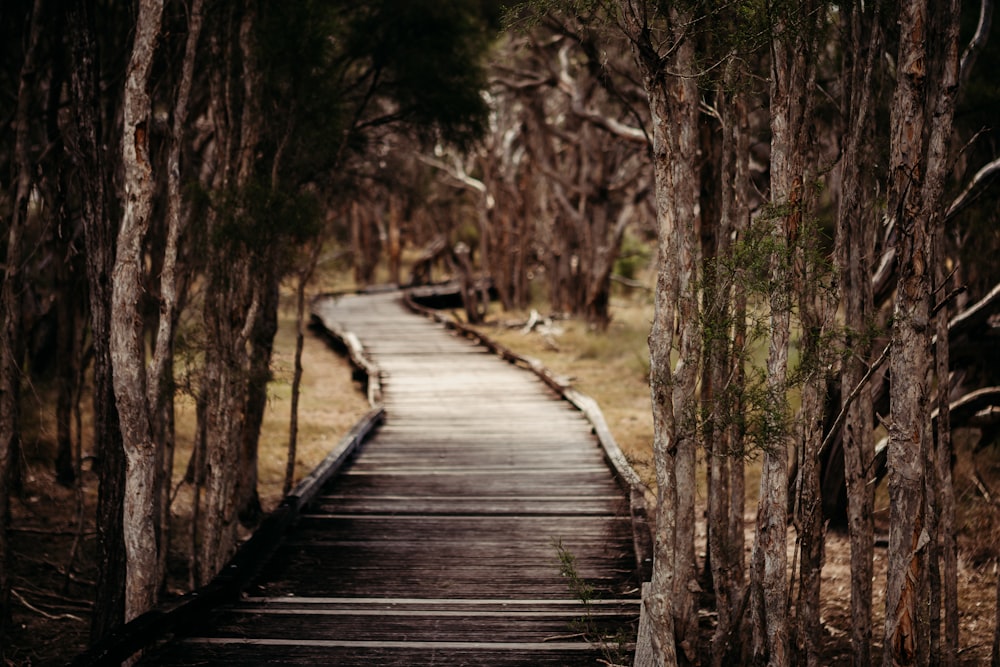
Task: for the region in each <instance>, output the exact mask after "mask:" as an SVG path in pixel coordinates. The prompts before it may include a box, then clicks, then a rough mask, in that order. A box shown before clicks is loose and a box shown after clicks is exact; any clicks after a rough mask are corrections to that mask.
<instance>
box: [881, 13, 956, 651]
mask: <svg viewBox="0 0 1000 667" xmlns="http://www.w3.org/2000/svg"><path fill="white" fill-rule="evenodd" d="M958 13H959V12H958V7H957V3H956V2H952V3H951V4H950V6H949V7H946V8H942V9H941V11H940V12H939V13H937V14H936V15H931V14H929V12H928V5H927V3H926V2H913V3H903V5H902V7H901V9H900V28H901V33H900V34H901V38H900V44H899V54H898V58H897V63H898V75H897V84H896V90H895V93H894V96H893V106H892V118H891V121H892V128H893V132H892V137H891V140H892V141H891V152H890V177H891V181H890V189H889V205H890V208H889V210H890V213H891V214H893V215H895V217H896V220H895V224H896V227H897V233H896V245H895V250H896V258H897V265H898V273H899V275H898V278H897V296H896V303H895V309H894V317H893V332H892V333H893V343H892V344H893V348H892V358H891V361H890V374H891V375H892V378H893V382H892V383H891V387H890V411H891V417H890V428H889V445H888V471H889V472H888V477H889V514H890V530H889V554H888V575H887V585H886V624H885V644H884V655H883V663H884V664H885V665H887V666H889V665H909V664H914V663H915V662H917V661H918V660H920V659H924V660H926V659H927V656H926V655H924V656H921V655H920V652H921V649H922V648H923V647H922V645H921V644H920V641H921V638H922V636H923V635H922V632H921V628H926V627H927V626H926V619H925V618H924V619H922V618H921V617H920V616H919V614H921V612H922V609H923V608H924V606H925V604H926V601H924V600H922V599H921V598H922V595H921V594H922V591H921V590H920V588H919V582H920V581H921V580H922V579H923V577H924V568H925V567H926V546H927V543H928V542H929V541H930V540H937V539H938V537H939V536H938V535H928V533H927V530H926V528H925V520H926V515H925V504H924V495H923V494H924V492H925V483H926V475H927V474H928V471H927V470H926V466H925V460H926V457H925V452H927V451H928V448H929V447H931V446H932V444H931V443H930V441H929V438H930V421H931V420H930V410H929V405H928V404H929V393H930V384H929V379H928V374H929V370H930V369H931V368H932V366H931V359H930V353H929V352H930V341H931V334H932V326H931V321H930V317H931V313H930V301H931V295H932V289H931V287H932V282H931V279H932V275H931V273H932V268H931V260H932V259H933V254H932V240H933V236H934V229H935V225H936V224H940V220H941V215H942V214H941V212H940V210H939V209H940V204H941V194H942V192H943V188H944V178H945V175H946V174H947V170H946V167H947V146H948V142H949V139H950V137H951V130H952V119H953V115H954V102H955V94H956V92H957V87H958V47H957V21H958ZM928 115H932V118H933V122H931V121H929V120H928ZM935 474H936V473H935Z"/></svg>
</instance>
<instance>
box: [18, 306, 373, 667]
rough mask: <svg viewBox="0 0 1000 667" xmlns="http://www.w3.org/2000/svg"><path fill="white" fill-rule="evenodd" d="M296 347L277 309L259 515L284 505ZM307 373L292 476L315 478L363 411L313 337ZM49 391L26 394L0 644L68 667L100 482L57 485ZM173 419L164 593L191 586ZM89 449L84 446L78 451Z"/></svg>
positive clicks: (186, 432)
mask: <svg viewBox="0 0 1000 667" xmlns="http://www.w3.org/2000/svg"><path fill="white" fill-rule="evenodd" d="M294 349H295V322H294V310H293V309H292V308H290V307H283V309H282V313H281V319H280V328H279V332H278V337H277V340H276V343H275V356H274V362H273V374H274V380H273V381H272V382H271V384H270V386H269V394H270V397H269V401H268V408H267V414H266V416H265V422H264V426H263V430H262V434H261V441H260V450H259V458H260V462H259V473H258V474H259V486H258V488H259V490H260V495H261V504H262V505H263V508H264V510H265V511H269V510H271V509H273V508H274V507H276V506H277V504H278V502H279V501H280V500H281V490H282V483H283V481H284V474H285V463H286V460H287V446H288V444H287V443H288V420H289V414H290V403H291V399H290V397H291V378H292V369H293V353H294ZM303 367H304V374H303V384H302V394H301V398H300V403H299V439H298V455H297V457H296V479H300V478H302V477H303V476H305V475H307V474H308V473H309V472H311V471H312V470H313V468H315V467H316V465H317V464H319V462H320V461H322V460H323V458H324V457H325V456H326V455H327V454H328V453H329V451H330V450H331V449H332V448H333V447H334V445H336V444H337V442H339V441H340V439H341V438H342V437H343V436H344V435H345V434H346V433H347V431H348V430H350V428H351V427H352V426H353V425H354V424H355V422H356V421H357V420H358V419H359V418H360V417H361V416H362V415H363V414H364V413H365V412H367V410H368V404H367V402H366V401H365V399H364V396H363V395H362V394H361V392H360V391H359V388H358V386H357V385H356V384H354V383H352V381H351V368H350V366H349V364H348V363H347V361H346V360H345V359H343V358H342V357H340V356H338V355H336V354H334V353H333V352H332V351H331V350H330V348H329V347H327V345H326V343H324V342H323V341H322V340H321V339H319V338H317V337H316V336H314V335H313V334H311V333H307V334H306V338H305V348H304V350H303ZM50 391H51V390H50V388H48V387H36V388H33V390H32V392H29V395H32V396H34V397H36V399H37V400H35V399H32V400H33V402H34V403H35V405H34V407H35V408H37V409H36V410H34V411H31V410H29V412H30V413H31V414H32V415H34V416H33V417H32V418H31V421H30V423H29V424H26V429H25V431H26V440H25V453H26V459H27V461H26V467H25V469H24V473H23V474H24V489H23V491H22V492H21V493H20V494H12V510H13V522H12V523H13V525H12V547H13V552H14V557H13V563H12V568H11V573H10V574H11V578H12V582H13V589H14V597H13V600H12V604H11V607H12V615H13V623H12V627H11V631H10V633H9V636H8V637H4V638H3V642H4V643H3V644H2V646H3V652H2V654H3V656H4V657H5V659H6V664H7V665H10V666H14V665H16V666H18V667H28V666H31V667H39V666H41V665H65V664H66V663H67V662H68V661H70V660H71V659H72V658H73V657H74V656H75V655H77V654H78V653H80V652H81V651H83V650H84V649H85V648H86V646H87V643H88V633H89V629H90V609H91V607H92V604H93V603H92V600H93V599H94V588H95V579H96V564H95V553H96V533H95V529H94V517H95V507H96V503H97V486H98V485H97V475H96V474H95V473H94V472H92V471H90V470H89V463H88V464H87V465H85V471H84V474H83V484H82V485H81V488H80V489H69V488H66V487H64V486H62V485H60V484H59V483H57V482H56V479H55V474H54V465H53V461H54V458H55V432H54V425H53V424H54V421H55V418H54V414H49V412H50V406H52V405H54V404H55V403H54V400H47V399H48V398H50V397H49V396H47V392H50ZM85 400H87V399H85ZM52 411H54V409H52ZM177 422H178V425H177V439H178V451H177V456H176V459H175V465H174V480H175V489H176V496H175V499H174V503H173V506H172V515H173V519H174V526H173V528H174V535H175V536H176V537H175V538H174V540H173V541H172V544H171V557H170V563H169V569H170V575H169V579H168V583H167V587H168V590H167V595H168V596H171V595H175V594H180V593H182V592H184V591H185V590H187V583H188V582H187V573H188V569H187V559H188V555H187V545H188V543H189V542H188V540H186V539H185V537H186V536H187V535H188V529H189V526H190V520H189V517H190V509H191V507H190V506H191V500H190V499H191V496H192V494H191V493H190V485H185V484H179V481H180V480H182V479H183V477H184V474H185V471H186V469H187V465H188V459H189V458H190V451H191V447H190V443H191V435H192V433H193V429H194V407H193V402H192V401H191V400H190V399H189V398H188V397H186V396H183V395H182V396H180V397H179V398H178V400H177ZM84 432H85V433H86V432H87V428H86V425H85V427H84ZM28 434H30V435H28ZM89 447H90V443H89V442H86V441H85V443H84V451H85V452H87V451H89ZM81 502H82V505H81ZM74 545H75V548H74Z"/></svg>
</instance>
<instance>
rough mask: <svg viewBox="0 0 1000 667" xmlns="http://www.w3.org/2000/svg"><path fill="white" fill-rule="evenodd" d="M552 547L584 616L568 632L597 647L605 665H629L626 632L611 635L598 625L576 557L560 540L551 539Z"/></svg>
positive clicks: (620, 630) (589, 588) (590, 593)
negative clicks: (581, 606)
mask: <svg viewBox="0 0 1000 667" xmlns="http://www.w3.org/2000/svg"><path fill="white" fill-rule="evenodd" d="M553 546H554V547H555V549H556V553H557V554H558V556H559V572H560V573H561V574H562V576H563V577H564V578H565V579H566V583H567V585H568V586H569V590H570V592H571V593H572V594H573V597H574V598H576V599H577V600H579V601H580V603H581V604H582V605H583V610H584V612H583V616H580V617H579V618H576V619H573V621H572V623H571V624H570V629H572V630H573V632H575V633H578V634H580V635H581V636H583V638H584V639H585V640H587V641H588V642H590V643H592V644H595V645H596V646H598V647H599V648H600V650H601V654H602V655H603V656H604V662H605V663H606V664H607V665H610V666H611V667H616V666H618V665H626V664H628V659H629V651H628V644H629V642H630V641H631V640H630V637H629V634H628V632H627V631H626V630H625V629H624V628H620V627H619V628H618V629H617V630H616V631H615V632H614V633H610V632H608V629H607V628H601V627H600V626H599V625H598V623H597V616H596V614H595V613H594V599H595V595H594V587H593V586H591V585H590V584H589V583H588V582H587V580H586V579H584V578H583V577H582V576H581V575H580V572H579V570H578V569H577V567H576V556H575V555H574V554H573V552H572V551H570V550H569V549H567V548H566V547H564V546H563V543H562V539H555V540H553ZM631 639H634V637H632V638H631Z"/></svg>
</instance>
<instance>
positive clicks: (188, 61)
mask: <svg viewBox="0 0 1000 667" xmlns="http://www.w3.org/2000/svg"><path fill="white" fill-rule="evenodd" d="M203 6H204V0H194V2H193V3H192V4H191V7H190V10H189V13H188V33H187V39H186V43H185V47H184V60H183V61H182V63H181V72H180V81H179V83H178V87H177V98H176V100H175V102H174V111H173V127H172V132H171V137H170V148H169V150H168V153H167V202H166V204H167V206H166V209H167V212H166V217H167V240H166V247H165V248H164V252H163V267H162V269H161V272H160V312H159V326H158V328H157V332H156V345H155V347H154V349H153V358H152V362H151V364H150V367H151V371H150V379H149V388H148V389H149V405H150V409H151V410H152V419H153V434H154V438H155V440H156V442H158V443H159V445H160V446H159V448H158V450H157V451H158V456H159V461H158V469H159V472H158V475H159V478H160V481H159V485H158V491H159V498H158V502H157V504H158V523H157V525H158V527H159V540H160V542H159V543H160V545H161V548H160V554H159V563H158V568H157V579H158V580H160V581H163V580H164V578H165V577H166V568H167V556H168V552H169V544H170V490H171V486H172V479H173V469H174V418H173V405H174V377H173V374H174V331H175V327H176V324H177V317H178V312H179V306H180V302H181V299H182V297H181V293H182V292H183V289H184V287H183V284H184V281H183V279H182V278H180V277H179V276H178V273H179V270H180V269H179V267H178V256H179V254H180V244H181V237H182V234H183V232H184V228H185V227H186V223H187V219H186V218H187V215H186V212H185V211H184V202H183V200H182V195H181V166H180V163H181V151H182V147H183V141H184V132H185V130H186V129H187V117H188V100H189V99H190V96H191V87H192V84H193V80H194V65H195V56H196V54H197V50H198V41H199V39H200V37H201V28H202V8H203Z"/></svg>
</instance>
